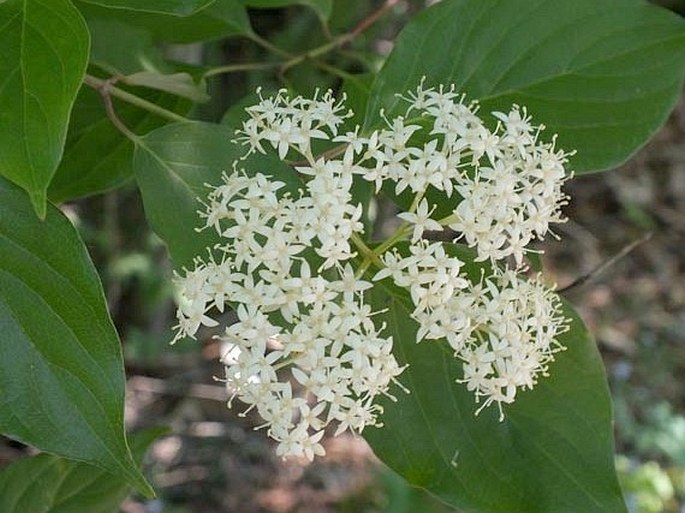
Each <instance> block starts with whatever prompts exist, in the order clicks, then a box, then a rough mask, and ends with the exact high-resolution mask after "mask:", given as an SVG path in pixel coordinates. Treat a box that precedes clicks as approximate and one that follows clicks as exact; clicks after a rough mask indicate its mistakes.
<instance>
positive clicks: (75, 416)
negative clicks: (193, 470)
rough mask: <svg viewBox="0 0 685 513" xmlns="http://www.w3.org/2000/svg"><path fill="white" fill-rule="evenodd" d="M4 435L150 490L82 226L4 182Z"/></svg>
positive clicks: (0, 344)
mask: <svg viewBox="0 0 685 513" xmlns="http://www.w3.org/2000/svg"><path fill="white" fill-rule="evenodd" d="M0 390H1V391H2V394H0V432H2V433H6V434H7V435H9V436H11V437H12V438H15V439H17V440H21V441H22V442H25V443H28V444H31V445H34V446H36V447H38V448H39V449H41V450H44V451H47V452H51V453H55V454H58V455H61V456H64V457H65V458H70V459H75V460H80V461H84V462H88V463H92V464H94V465H97V466H100V467H101V468H103V469H106V470H109V471H111V472H113V473H116V474H118V475H121V476H123V477H124V478H125V479H126V480H127V481H128V482H129V483H131V484H133V485H134V486H136V487H137V488H138V489H139V490H142V491H144V492H146V493H150V494H151V493H152V491H151V489H150V488H149V485H148V484H147V483H146V482H145V480H144V479H143V477H142V476H141V475H140V473H139V471H138V469H137V467H136V465H135V463H134V462H133V460H132V459H131V455H130V453H129V450H128V447H127V445H126V438H125V435H124V423H123V422H124V421H123V415H124V369H123V362H122V356H121V347H120V345H119V339H118V337H117V334H116V331H115V330H114V327H113V325H112V321H111V320H110V318H109V314H108V312H107V307H106V304H105V299H104V295H103V292H102V287H101V285H100V281H99V279H98V275H97V273H96V271H95V268H94V267H93V264H92V262H91V261H90V258H89V257H88V253H87V252H86V249H85V247H84V245H83V243H82V242H81V239H80V238H79V237H78V234H77V233H76V230H75V229H74V227H73V226H72V225H71V223H70V222H69V221H68V220H67V218H66V217H64V215H63V214H62V213H61V212H60V211H59V210H57V209H56V208H54V207H49V208H48V209H47V212H46V217H45V220H44V221H40V220H39V219H38V218H37V217H36V216H35V214H34V213H33V212H32V210H31V204H30V202H29V201H28V198H27V196H26V194H25V193H24V192H23V191H22V190H21V189H19V188H18V187H17V186H15V185H13V184H11V183H10V182H8V181H6V180H5V179H2V178H0Z"/></svg>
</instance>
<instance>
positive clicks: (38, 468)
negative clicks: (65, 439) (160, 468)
mask: <svg viewBox="0 0 685 513" xmlns="http://www.w3.org/2000/svg"><path fill="white" fill-rule="evenodd" d="M165 431H166V430H165V429H160V428H153V429H148V430H145V431H142V432H140V433H136V434H134V435H132V436H131V452H132V453H133V456H134V458H135V460H136V462H137V463H138V464H139V465H140V462H141V461H142V459H143V456H144V455H145V451H146V450H147V448H148V446H149V445H150V444H151V443H152V442H153V441H154V440H155V439H156V438H157V437H159V436H160V435H161V434H162V433H164V432H165ZM130 491H131V487H130V486H129V485H128V483H126V481H124V480H122V479H120V478H119V477H118V476H114V475H112V474H110V473H108V472H105V471H104V470H101V469H99V468H96V467H93V466H92V465H88V464H86V463H78V462H74V461H68V460H64V459H62V458H59V457H57V456H52V455H49V454H40V455H38V456H33V457H30V458H24V459H22V460H19V461H17V462H16V463H13V464H11V465H9V466H8V467H5V468H4V469H2V471H1V472H0V511H2V512H3V513H26V512H31V513H112V512H113V511H117V507H118V506H119V504H120V503H121V501H122V500H124V498H126V496H127V495H128V494H129V493H130Z"/></svg>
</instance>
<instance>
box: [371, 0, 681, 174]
mask: <svg viewBox="0 0 685 513" xmlns="http://www.w3.org/2000/svg"><path fill="white" fill-rule="evenodd" d="M684 63H685V24H684V23H683V22H682V20H680V19H679V18H678V17H677V16H675V15H672V14H671V13H668V12H667V11H665V10H663V9H661V8H658V7H656V6H653V5H649V4H647V3H646V2H642V1H640V0H517V1H510V0H444V1H443V2H441V3H439V4H438V5H436V6H434V7H431V8H430V9H427V10H426V11H425V12H422V13H420V14H419V15H418V16H416V18H414V19H413V20H412V21H411V22H410V23H409V24H408V25H407V26H406V27H405V29H404V30H403V31H402V33H401V34H400V36H399V37H398V39H397V41H396V43H395V47H394V49H393V51H392V53H391V54H390V57H389V58H388V61H387V62H386V64H385V66H384V67H383V69H382V70H381V71H380V73H379V75H378V77H377V79H376V82H375V84H374V86H373V89H372V92H371V98H370V100H369V104H368V108H367V115H366V123H365V124H366V127H367V128H371V127H375V126H377V125H379V124H380V123H381V122H382V120H381V117H380V115H379V110H380V109H381V108H385V110H386V113H387V114H388V115H389V116H394V115H398V114H400V113H401V112H402V111H403V110H404V109H405V108H406V107H405V106H403V105H401V102H400V100H399V99H398V98H397V97H396V96H395V94H396V93H402V92H405V91H407V90H409V89H414V88H416V86H417V85H418V83H419V81H420V80H421V77H423V76H425V77H426V83H427V84H428V85H438V84H455V85H456V86H457V88H458V90H459V91H461V92H464V93H466V94H467V96H468V97H469V98H470V99H478V100H480V101H481V103H482V108H481V112H482V113H484V114H485V113H489V112H490V111H492V110H502V109H508V108H509V107H510V106H511V104H513V103H517V104H520V105H525V106H527V107H528V110H529V112H530V113H531V114H532V115H533V116H534V120H535V121H536V122H538V123H543V124H545V125H546V126H547V127H548V130H547V131H546V132H545V134H550V135H549V136H547V137H549V138H551V134H554V133H558V134H559V146H561V147H562V148H564V149H566V150H573V149H575V150H577V154H576V155H575V156H574V157H573V158H572V168H573V169H574V170H575V171H576V172H585V171H594V170H602V169H607V168H611V167H614V166H616V165H618V164H620V163H621V162H623V161H624V160H625V159H627V158H628V157H629V156H630V155H631V154H632V153H634V152H635V151H636V150H637V149H638V148H639V147H640V146H641V145H642V144H644V143H645V142H646V141H647V140H648V139H649V137H650V136H651V135H652V134H653V133H654V132H655V131H656V129H657V128H658V127H659V126H661V124H662V123H663V122H664V120H665V119H666V116H667V115H668V113H669V112H670V110H671V109H672V108H673V106H674V104H675V101H676V99H677V97H678V95H679V94H680V90H681V85H682V79H683V71H684Z"/></svg>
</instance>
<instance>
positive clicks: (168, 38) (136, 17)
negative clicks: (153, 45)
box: [79, 0, 252, 43]
mask: <svg viewBox="0 0 685 513" xmlns="http://www.w3.org/2000/svg"><path fill="white" fill-rule="evenodd" d="M79 8H80V9H81V12H82V13H83V15H84V16H85V17H86V19H87V20H88V21H89V23H90V20H91V19H92V18H100V19H114V20H117V21H119V22H121V23H126V24H128V25H131V26H133V27H139V28H143V29H146V30H147V31H149V32H150V34H151V35H152V38H153V41H156V42H168V43H193V42H196V41H208V40H210V39H217V38H220V37H227V36H233V35H237V34H242V35H247V34H252V27H251V26H250V19H249V18H248V16H247V11H246V10H245V7H244V6H243V5H242V4H241V3H240V1H239V0H216V1H215V2H214V3H213V4H212V5H210V6H209V7H207V8H205V9H202V10H201V11H199V12H197V13H195V14H193V15H192V16H187V17H183V18H181V17H179V16H172V15H164V14H154V13H147V12H142V11H141V12H131V11H125V10H121V9H106V8H104V7H101V6H97V5H94V4H88V3H79Z"/></svg>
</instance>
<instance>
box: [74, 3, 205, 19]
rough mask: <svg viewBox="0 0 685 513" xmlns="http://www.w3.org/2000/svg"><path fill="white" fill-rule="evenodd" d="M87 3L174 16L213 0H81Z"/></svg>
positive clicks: (186, 12)
mask: <svg viewBox="0 0 685 513" xmlns="http://www.w3.org/2000/svg"><path fill="white" fill-rule="evenodd" d="M81 1H82V2H86V3H89V4H95V5H101V6H103V7H108V8H110V9H123V10H126V11H136V12H138V11H143V12H152V13H157V14H171V15H174V16H190V15H191V14H195V13H196V12H198V11H200V10H202V9H204V8H206V7H207V6H208V5H210V4H212V3H213V2H214V1H215V0H145V1H144V2H141V1H140V0H81Z"/></svg>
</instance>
